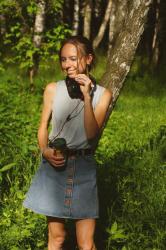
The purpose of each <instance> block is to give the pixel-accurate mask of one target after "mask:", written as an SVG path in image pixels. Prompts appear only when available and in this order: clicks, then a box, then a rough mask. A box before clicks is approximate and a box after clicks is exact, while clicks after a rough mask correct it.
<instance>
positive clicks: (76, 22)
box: [72, 0, 79, 36]
mask: <svg viewBox="0 0 166 250" xmlns="http://www.w3.org/2000/svg"><path fill="white" fill-rule="evenodd" d="M78 28H79V0H74V16H73V32H72V35H73V36H76V35H78Z"/></svg>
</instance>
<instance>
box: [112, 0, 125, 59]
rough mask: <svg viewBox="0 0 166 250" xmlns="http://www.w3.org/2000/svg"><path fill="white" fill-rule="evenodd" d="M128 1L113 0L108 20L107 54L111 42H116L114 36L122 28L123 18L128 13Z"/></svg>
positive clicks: (115, 36)
mask: <svg viewBox="0 0 166 250" xmlns="http://www.w3.org/2000/svg"><path fill="white" fill-rule="evenodd" d="M127 7H128V1H127V0H118V1H115V0H113V3H112V10H111V15H110V22H109V43H108V56H109V54H110V52H111V49H112V47H113V44H115V42H116V38H117V36H118V34H119V32H121V30H123V25H124V20H125V17H126V15H127V13H128V10H127Z"/></svg>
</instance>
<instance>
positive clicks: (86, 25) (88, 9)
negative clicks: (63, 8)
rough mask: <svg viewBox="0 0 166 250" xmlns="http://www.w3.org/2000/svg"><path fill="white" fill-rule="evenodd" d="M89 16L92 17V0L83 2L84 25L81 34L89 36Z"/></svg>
mask: <svg viewBox="0 0 166 250" xmlns="http://www.w3.org/2000/svg"><path fill="white" fill-rule="evenodd" d="M91 18H92V1H91V0H88V1H86V3H85V7H84V27H83V35H84V36H85V37H87V38H88V39H89V38H90V34H91Z"/></svg>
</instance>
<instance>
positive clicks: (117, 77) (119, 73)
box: [99, 0, 153, 138]
mask: <svg viewBox="0 0 166 250" xmlns="http://www.w3.org/2000/svg"><path fill="white" fill-rule="evenodd" d="M152 1H153V0H137V1H133V0H131V1H130V3H129V12H128V14H126V18H125V23H124V26H123V30H122V31H121V32H120V33H119V36H118V37H117V39H116V44H115V46H114V48H113V50H112V51H111V53H110V56H109V58H108V62H107V68H106V72H105V73H104V75H103V77H102V79H101V84H102V85H104V86H106V87H108V88H109V89H110V90H111V91H112V94H113V100H112V103H111V105H110V107H109V110H108V113H107V118H106V121H105V124H106V122H107V120H108V118H109V116H110V114H111V112H112V109H113V107H114V105H115V103H116V101H117V99H118V97H119V94H120V90H121V88H122V87H123V83H124V80H125V77H126V75H127V74H128V72H129V70H130V67H131V63H132V61H133V58H134V54H135V51H136V49H137V46H138V43H139V41H140V38H141V35H142V33H143V31H144V25H145V22H146V17H147V13H148V10H149V7H150V5H151V3H152ZM105 124H104V126H103V129H104V127H105ZM102 131H103V130H102ZM102 131H101V133H102ZM100 136H101V134H100ZM100 136H99V138H100Z"/></svg>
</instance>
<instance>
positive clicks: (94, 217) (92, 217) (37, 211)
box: [23, 203, 99, 220]
mask: <svg viewBox="0 0 166 250" xmlns="http://www.w3.org/2000/svg"><path fill="white" fill-rule="evenodd" d="M23 206H24V207H25V208H28V209H30V210H32V211H33V212H35V213H37V214H42V215H45V216H50V217H56V218H62V219H75V220H77V219H80V220H81V219H98V218H99V216H97V215H95V216H81V217H75V216H65V215H55V214H53V213H48V212H45V211H42V210H40V209H35V208H32V207H31V206H30V205H28V204H27V203H26V204H23Z"/></svg>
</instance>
